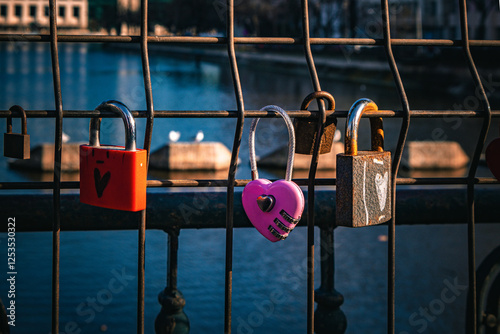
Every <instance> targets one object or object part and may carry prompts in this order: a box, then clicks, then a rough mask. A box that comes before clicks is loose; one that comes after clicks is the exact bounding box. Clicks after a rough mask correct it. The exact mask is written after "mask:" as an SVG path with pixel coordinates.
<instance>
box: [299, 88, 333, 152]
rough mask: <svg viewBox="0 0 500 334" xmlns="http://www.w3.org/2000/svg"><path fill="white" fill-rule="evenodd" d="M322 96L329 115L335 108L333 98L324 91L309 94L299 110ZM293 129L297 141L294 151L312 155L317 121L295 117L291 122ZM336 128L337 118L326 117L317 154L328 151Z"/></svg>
mask: <svg viewBox="0 0 500 334" xmlns="http://www.w3.org/2000/svg"><path fill="white" fill-rule="evenodd" d="M318 98H323V99H326V100H327V102H328V109H327V115H330V114H332V113H333V112H334V110H335V100H334V98H333V96H332V95H331V94H330V93H328V92H325V91H318V92H314V93H311V94H309V95H308V96H307V97H306V98H305V99H304V101H303V102H302V105H301V106H300V110H307V109H308V108H309V105H310V104H311V102H312V101H314V100H316V99H318ZM293 127H294V129H295V136H296V138H297V143H296V145H295V153H299V154H308V155H312V154H313V152H314V142H315V141H316V137H317V134H318V121H317V120H312V121H309V120H306V119H304V118H295V120H294V122H293ZM336 129H337V118H334V117H329V118H327V119H326V122H325V128H324V130H323V135H322V136H321V143H320V147H319V154H326V153H330V151H331V150H332V144H333V137H334V136H335V130H336Z"/></svg>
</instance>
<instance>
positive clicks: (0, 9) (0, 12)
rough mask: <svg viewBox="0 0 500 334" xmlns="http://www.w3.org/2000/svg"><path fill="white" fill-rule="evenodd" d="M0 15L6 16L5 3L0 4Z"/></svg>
mask: <svg viewBox="0 0 500 334" xmlns="http://www.w3.org/2000/svg"><path fill="white" fill-rule="evenodd" d="M0 16H2V17H7V5H1V6H0Z"/></svg>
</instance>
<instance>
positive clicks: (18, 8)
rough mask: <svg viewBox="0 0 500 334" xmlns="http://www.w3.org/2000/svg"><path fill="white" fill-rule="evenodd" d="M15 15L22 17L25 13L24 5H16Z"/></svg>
mask: <svg viewBox="0 0 500 334" xmlns="http://www.w3.org/2000/svg"><path fill="white" fill-rule="evenodd" d="M14 15H16V16H17V17H21V16H22V15H23V7H22V6H21V5H16V6H15V7H14Z"/></svg>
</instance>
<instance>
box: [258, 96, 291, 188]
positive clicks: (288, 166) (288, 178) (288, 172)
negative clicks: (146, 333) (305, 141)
mask: <svg viewBox="0 0 500 334" xmlns="http://www.w3.org/2000/svg"><path fill="white" fill-rule="evenodd" d="M260 111H270V112H277V113H278V114H280V116H281V117H283V120H284V121H285V124H286V127H287V129H288V159H287V164H286V175H285V180H286V181H292V171H293V160H294V156H295V131H294V130H293V124H292V120H291V119H290V116H288V114H287V113H286V111H284V110H283V109H282V108H280V107H278V106H274V105H269V106H265V107H264V108H262V109H260ZM259 120H260V118H255V119H254V120H253V121H252V124H251V125H250V134H249V136H248V151H249V155H250V167H251V169H252V180H255V179H258V178H259V172H258V171H257V160H256V158H255V129H256V128H257V124H258V123H259Z"/></svg>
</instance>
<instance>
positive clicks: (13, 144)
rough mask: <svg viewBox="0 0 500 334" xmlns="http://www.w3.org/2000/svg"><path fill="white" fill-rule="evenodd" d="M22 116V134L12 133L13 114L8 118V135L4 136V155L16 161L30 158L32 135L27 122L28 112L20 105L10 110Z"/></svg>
mask: <svg viewBox="0 0 500 334" xmlns="http://www.w3.org/2000/svg"><path fill="white" fill-rule="evenodd" d="M9 110H10V111H11V112H18V113H20V114H21V127H22V133H12V114H11V115H9V116H8V117H7V133H4V135H3V155H4V156H6V157H9V158H15V159H29V158H30V135H29V134H28V126H27V121H26V112H25V111H24V109H23V108H21V107H20V106H18V105H15V106H12V107H10V109H9Z"/></svg>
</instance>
